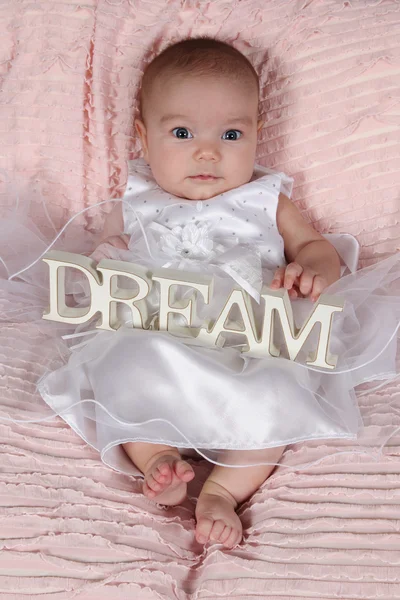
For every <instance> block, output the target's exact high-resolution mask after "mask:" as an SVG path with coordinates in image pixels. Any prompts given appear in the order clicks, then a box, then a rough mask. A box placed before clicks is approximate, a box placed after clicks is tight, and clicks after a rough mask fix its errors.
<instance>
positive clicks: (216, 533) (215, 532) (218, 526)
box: [210, 520, 231, 542]
mask: <svg viewBox="0 0 400 600" xmlns="http://www.w3.org/2000/svg"><path fill="white" fill-rule="evenodd" d="M225 528H226V526H225V523H224V522H223V521H221V520H218V521H215V522H214V525H213V526H212V528H211V531H210V540H215V541H216V542H222V540H221V535H222V532H223V531H224V529H225ZM227 529H229V531H228V535H227V536H225V537H226V538H227V537H228V536H229V534H230V530H231V528H230V527H227Z"/></svg>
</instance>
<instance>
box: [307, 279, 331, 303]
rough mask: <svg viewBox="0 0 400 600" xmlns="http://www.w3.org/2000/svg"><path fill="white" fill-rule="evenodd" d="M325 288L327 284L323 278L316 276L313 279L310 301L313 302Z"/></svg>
mask: <svg viewBox="0 0 400 600" xmlns="http://www.w3.org/2000/svg"><path fill="white" fill-rule="evenodd" d="M326 287H328V282H327V281H326V279H325V277H322V276H321V275H316V276H315V277H314V283H313V287H312V291H311V300H312V301H313V302H315V301H316V300H317V299H318V297H319V295H320V294H322V292H323V291H324V289H325V288H326Z"/></svg>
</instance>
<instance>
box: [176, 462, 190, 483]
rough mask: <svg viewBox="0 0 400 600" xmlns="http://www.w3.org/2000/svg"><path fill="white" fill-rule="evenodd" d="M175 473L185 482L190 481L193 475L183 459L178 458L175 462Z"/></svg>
mask: <svg viewBox="0 0 400 600" xmlns="http://www.w3.org/2000/svg"><path fill="white" fill-rule="evenodd" d="M175 473H176V474H177V476H178V477H179V479H181V480H182V481H185V482H186V483H187V482H188V481H191V480H192V479H193V477H194V471H193V469H192V467H191V466H190V465H189V463H187V462H186V461H185V460H178V461H177V462H176V463H175Z"/></svg>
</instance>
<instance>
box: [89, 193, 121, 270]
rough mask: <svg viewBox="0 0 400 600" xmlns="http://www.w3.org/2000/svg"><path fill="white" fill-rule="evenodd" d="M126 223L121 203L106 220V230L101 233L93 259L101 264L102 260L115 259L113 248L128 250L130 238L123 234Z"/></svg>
mask: <svg viewBox="0 0 400 600" xmlns="http://www.w3.org/2000/svg"><path fill="white" fill-rule="evenodd" d="M123 231H124V221H123V217H122V207H121V203H120V202H119V203H118V204H116V206H115V207H114V208H113V209H112V211H111V212H110V213H109V215H108V216H107V217H106V219H105V223H104V229H103V231H102V232H101V234H100V236H99V239H98V242H97V244H98V245H97V246H96V249H95V251H94V252H93V254H92V255H91V258H93V260H95V261H96V262H99V261H100V260H101V259H102V258H115V252H113V250H112V249H113V248H117V249H119V250H127V249H128V242H129V236H128V235H125V234H124V233H123Z"/></svg>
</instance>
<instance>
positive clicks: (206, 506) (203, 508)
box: [196, 481, 243, 548]
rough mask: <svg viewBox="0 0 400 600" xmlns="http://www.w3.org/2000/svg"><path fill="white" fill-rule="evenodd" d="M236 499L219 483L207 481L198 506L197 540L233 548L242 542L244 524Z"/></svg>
mask: <svg viewBox="0 0 400 600" xmlns="http://www.w3.org/2000/svg"><path fill="white" fill-rule="evenodd" d="M236 507H237V502H236V500H235V499H234V497H233V496H232V495H231V494H230V493H229V492H228V491H227V490H225V488H223V487H222V486H221V485H219V484H218V483H215V482H213V481H206V483H205V484H204V487H203V489H202V491H201V493H200V496H199V499H198V501H197V506H196V521H197V525H196V540H197V541H198V542H199V544H205V543H206V542H207V541H208V540H214V541H216V542H219V543H220V544H223V545H224V546H225V547H227V548H233V547H234V546H236V544H239V543H240V542H241V540H242V530H243V528H242V523H241V521H240V519H239V517H238V516H237V514H236V512H235V509H236Z"/></svg>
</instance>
